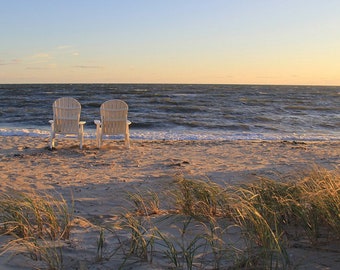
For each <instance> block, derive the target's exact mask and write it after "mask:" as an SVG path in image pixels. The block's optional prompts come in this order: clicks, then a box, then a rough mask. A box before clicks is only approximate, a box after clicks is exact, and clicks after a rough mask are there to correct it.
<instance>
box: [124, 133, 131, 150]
mask: <svg viewBox="0 0 340 270" xmlns="http://www.w3.org/2000/svg"><path fill="white" fill-rule="evenodd" d="M125 146H126V148H128V149H129V148H130V134H129V133H128V132H127V133H125Z"/></svg>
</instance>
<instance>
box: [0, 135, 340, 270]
mask: <svg viewBox="0 0 340 270" xmlns="http://www.w3.org/2000/svg"><path fill="white" fill-rule="evenodd" d="M47 142H48V139H47V138H37V137H16V136H0V151H1V152H0V179H1V181H0V189H1V190H2V191H3V190H6V189H8V188H11V189H15V190H18V191H39V192H42V191H43V192H57V193H60V194H62V196H63V197H64V198H65V199H66V200H67V201H68V202H71V201H72V200H73V201H74V205H75V206H74V207H75V213H76V215H79V216H81V217H84V218H86V219H89V220H95V219H99V220H102V221H103V223H104V222H105V221H106V220H111V219H113V218H115V217H117V216H119V215H120V214H121V212H122V209H123V208H127V207H129V205H127V197H128V196H127V193H128V192H132V193H133V192H136V191H140V190H149V189H150V190H153V191H156V192H158V193H159V194H161V193H162V191H166V190H171V189H172V188H173V185H174V179H175V178H176V177H179V176H184V177H186V178H188V179H197V180H210V181H213V182H216V183H218V184H221V185H225V184H231V185H237V184H239V183H242V182H247V181H254V180H256V179H258V178H259V177H268V178H271V179H278V180H282V179H294V177H296V176H297V174H298V173H300V172H302V171H305V170H307V169H311V168H312V167H313V166H320V167H323V168H326V169H328V170H339V169H340V141H331V142H285V141H162V140H161V141H139V140H136V141H132V143H131V147H130V149H126V148H125V147H124V144H123V142H122V141H118V142H117V141H109V140H105V141H104V145H103V147H102V149H100V150H99V149H97V148H96V146H95V140H90V139H87V140H86V141H85V146H84V148H83V150H80V149H79V147H78V144H77V141H75V140H71V139H62V140H57V145H56V150H54V151H50V150H49V149H48V148H47ZM160 196H162V195H160ZM164 201H166V198H164ZM162 202H163V200H162ZM164 207H166V206H164ZM75 231H76V229H75ZM80 235H81V234H77V233H76V232H75V233H74V238H73V239H72V245H73V246H74V248H73V249H69V250H68V252H67V251H65V260H66V258H68V260H72V256H74V259H73V263H70V264H69V265H72V267H74V268H70V269H116V267H117V262H115V260H114V259H112V260H109V261H106V262H105V263H103V262H101V263H96V262H94V259H93V258H94V255H93V254H95V250H94V251H93V254H92V253H91V254H89V250H93V249H95V247H96V237H97V236H98V234H97V232H95V231H94V230H93V231H92V230H89V231H88V232H87V234H86V237H85V236H84V239H82V238H81V236H80ZM91 239H92V240H93V241H92V245H93V246H92V247H91V245H90V244H87V243H88V241H90V240H91ZM85 240H86V241H85ZM86 245H89V247H88V250H87V249H86ZM316 254H318V255H317V256H316ZM293 255H294V256H296V261H297V262H298V264H299V268H298V269H339V268H340V260H339V259H338V257H340V256H339V255H340V248H339V247H336V248H329V249H328V250H327V251H324V250H320V249H318V250H314V249H303V248H300V249H299V248H297V249H296V250H295V251H294V254H293ZM293 255H292V256H293ZM70 258H71V259H70ZM79 258H82V259H79ZM91 260H92V262H90V261H91ZM34 263H35V262H32V260H30V259H29V258H27V257H25V256H21V255H16V256H14V257H11V258H9V257H8V254H7V253H5V254H3V255H2V256H1V257H0V269H34V267H35V266H34V265H35V264H34ZM75 265H77V267H78V268H76V267H75ZM70 267H71V266H70ZM139 267H141V266H139ZM144 267H145V266H144ZM158 267H159V266H158ZM158 267H157V266H156V264H153V265H149V264H147V267H145V269H162V267H159V268H158ZM132 268H134V267H131V269H132Z"/></svg>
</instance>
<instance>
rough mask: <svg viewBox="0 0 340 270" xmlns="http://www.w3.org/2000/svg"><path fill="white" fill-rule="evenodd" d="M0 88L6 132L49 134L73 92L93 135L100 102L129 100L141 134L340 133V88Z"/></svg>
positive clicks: (338, 136) (293, 136)
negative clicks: (55, 109) (61, 103)
mask: <svg viewBox="0 0 340 270" xmlns="http://www.w3.org/2000/svg"><path fill="white" fill-rule="evenodd" d="M0 95H1V109H0V135H32V136H35V135H36V136H39V135H47V134H48V129H49V124H48V120H49V119H51V118H52V103H53V101H54V100H55V99H57V98H59V97H63V96H71V97H74V98H76V99H77V100H78V101H79V102H80V103H81V104H82V114H81V120H84V121H87V124H86V126H85V131H86V134H87V136H94V129H95V125H94V124H93V120H94V119H98V118H99V107H100V105H101V103H103V102H104V101H106V100H108V99H122V100H124V101H126V102H127V103H128V105H129V120H130V121H131V122H132V124H131V126H130V130H131V137H132V138H135V139H139V138H140V139H198V140H200V139H263V140H273V139H287V140H299V139H303V140H340V87H329V86H258V85H185V84H184V85H183V84H178V85H172V84H150V85H146V84H28V85H24V84H20V85H0Z"/></svg>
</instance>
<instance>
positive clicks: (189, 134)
mask: <svg viewBox="0 0 340 270" xmlns="http://www.w3.org/2000/svg"><path fill="white" fill-rule="evenodd" d="M0 135H1V136H30V137H48V136H49V130H48V129H39V128H15V127H11V128H0ZM95 136H96V135H95V130H94V129H87V130H86V131H85V138H90V139H94V138H95ZM116 137H118V138H119V137H121V136H116ZM130 138H131V139H132V140H264V141H273V140H287V141H294V140H299V141H337V140H340V137H339V136H337V134H275V133H267V134H256V133H247V132H241V133H240V132H239V133H235V132H221V131H218V132H211V131H202V130H199V131H198V130H195V131H187V130H174V131H165V130H164V131H150V130H131V131H130Z"/></svg>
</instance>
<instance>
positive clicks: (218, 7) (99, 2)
mask: <svg viewBox="0 0 340 270" xmlns="http://www.w3.org/2000/svg"><path fill="white" fill-rule="evenodd" d="M0 7H1V13H0V14H1V15H0V37H1V39H0V83H91V82H94V83H97V82H103V83H222V84H234V83H237V84H316V85H340V1H339V0H119V1H118V0H78V1H76V0H0Z"/></svg>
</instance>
